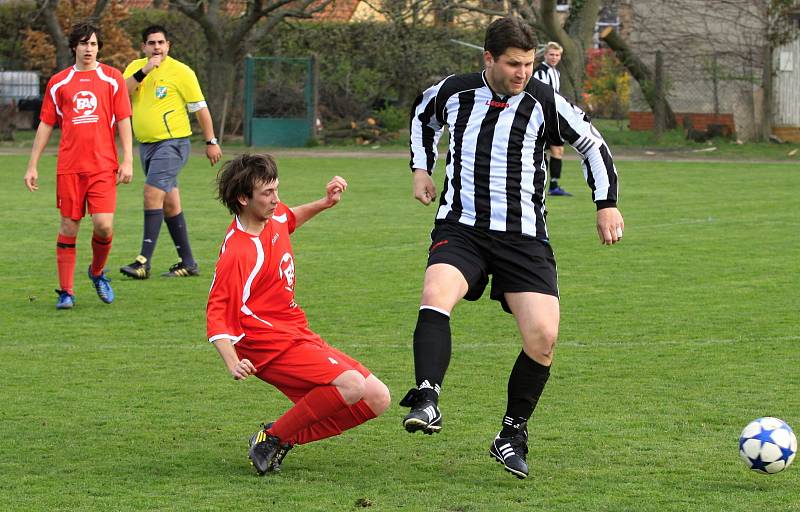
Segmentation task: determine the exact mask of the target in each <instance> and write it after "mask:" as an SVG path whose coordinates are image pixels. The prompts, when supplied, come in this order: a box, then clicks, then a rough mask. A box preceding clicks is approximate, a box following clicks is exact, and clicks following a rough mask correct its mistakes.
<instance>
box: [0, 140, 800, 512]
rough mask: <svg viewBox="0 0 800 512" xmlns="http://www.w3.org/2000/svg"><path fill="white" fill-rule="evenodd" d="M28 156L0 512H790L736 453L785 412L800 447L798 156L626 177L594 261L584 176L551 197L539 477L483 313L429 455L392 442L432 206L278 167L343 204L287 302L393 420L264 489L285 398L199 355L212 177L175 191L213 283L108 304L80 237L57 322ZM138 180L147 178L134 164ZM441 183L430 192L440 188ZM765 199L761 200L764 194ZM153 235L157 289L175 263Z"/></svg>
mask: <svg viewBox="0 0 800 512" xmlns="http://www.w3.org/2000/svg"><path fill="white" fill-rule="evenodd" d="M26 161H27V157H25V156H5V157H2V163H3V165H2V171H0V185H2V186H0V199H2V201H3V204H5V205H6V206H5V207H4V208H3V210H2V214H0V215H1V216H2V217H1V218H2V225H3V235H4V236H3V251H2V253H1V254H0V275H2V276H3V277H2V286H0V301H2V304H3V311H2V313H1V314H0V318H2V325H3V330H4V334H5V336H4V339H3V341H2V343H0V391H1V392H2V405H1V406H0V475H2V479H0V510H3V511H12V510H19V511H29V510H47V511H53V510H65V511H66V510H70V511H71V510H115V511H116V510H165V511H166V510H192V511H195V510H209V511H210V510H226V511H228V510H242V511H248V512H250V511H253V510H276V511H283V510H290V511H306V510H319V511H332V510H353V509H356V508H361V507H363V506H365V505H369V508H370V509H371V510H398V509H409V510H411V509H421V508H422V509H425V510H436V511H495V510H498V511H501V510H502V511H530V510H563V511H575V510H590V511H595V510H601V511H668V510H674V511H684V510H703V511H725V512H728V511H749V510H756V509H767V508H771V509H775V510H800V505H798V504H799V503H800V492H799V491H798V490H797V489H798V485H800V469H798V468H797V467H792V468H790V469H789V470H787V471H785V472H784V473H781V474H778V475H775V476H762V475H757V474H754V473H751V472H749V471H747V470H746V469H745V468H744V466H743V465H742V463H741V462H740V461H739V459H738V455H737V439H738V435H739V432H740V431H741V429H742V428H743V427H744V426H745V425H746V424H747V422H749V421H750V420H752V419H754V418H756V417H759V416H763V415H772V416H777V417H780V418H783V419H784V420H786V421H787V422H789V424H790V425H793V426H794V427H795V428H796V429H799V430H800V412H798V411H800V379H798V378H797V369H798V366H800V354H799V352H798V345H799V344H800V336H798V333H797V318H798V316H797V290H798V289H800V273H798V271H797V268H798V262H799V261H800V237H798V232H799V228H800V215H799V214H798V212H800V200H799V199H798V197H800V196H798V193H797V192H798V190H800V173H798V172H797V168H796V165H793V164H788V163H771V164H757V165H754V164H752V163H742V164H723V163H693V162H678V163H673V162H647V163H643V162H636V161H626V162H620V163H619V164H618V167H619V169H620V173H621V180H622V195H621V197H622V202H621V209H622V212H623V214H624V215H625V220H626V230H625V239H624V242H623V243H622V244H619V245H616V246H613V247H603V246H601V245H600V244H599V243H598V241H597V235H596V234H595V230H594V217H595V216H594V208H593V205H592V204H591V202H590V200H589V197H588V191H587V188H586V186H585V185H582V184H581V182H580V173H579V171H578V169H577V164H575V163H574V162H568V163H567V164H566V165H565V170H564V178H563V179H562V182H563V185H564V186H565V188H567V189H568V190H571V191H573V192H576V193H577V194H576V197H574V198H556V199H554V200H552V201H551V202H550V216H549V217H548V219H549V222H550V230H551V233H552V235H553V244H554V247H555V250H556V255H557V257H558V262H559V270H560V288H561V294H562V296H561V299H562V325H561V335H560V341H559V346H558V349H557V357H556V362H555V365H554V367H553V373H552V377H551V379H550V383H549V384H548V387H547V389H546V391H545V394H544V396H543V398H542V401H541V402H540V406H539V408H538V409H537V413H536V415H535V419H534V421H533V422H532V424H531V436H532V440H533V441H532V444H531V453H530V455H529V460H530V463H531V467H532V474H531V477H530V478H529V479H527V480H525V481H518V480H516V479H515V478H513V477H511V476H510V475H508V474H507V473H505V472H503V471H502V470H501V468H500V466H498V465H497V464H496V463H494V462H493V461H491V460H490V458H489V456H488V452H487V451H488V445H489V442H490V440H491V438H492V436H493V435H494V434H495V432H496V431H497V429H498V428H499V419H500V417H501V415H502V413H503V411H504V402H505V399H504V394H505V387H506V379H507V372H508V371H509V369H510V367H511V365H512V364H513V361H514V358H515V357H516V354H517V353H518V351H519V337H518V334H517V332H516V328H515V326H514V323H513V319H512V318H511V317H510V316H509V315H506V314H504V313H502V312H501V310H500V308H499V306H498V305H497V304H496V303H494V302H492V301H490V300H487V299H485V298H484V299H482V300H481V301H478V302H476V303H462V304H460V305H459V306H458V307H457V308H456V310H455V313H454V317H453V322H452V328H453V332H454V343H453V345H454V353H453V359H452V363H451V366H450V370H449V372H448V375H447V379H446V382H445V389H444V393H443V399H442V408H443V412H444V421H445V428H444V431H443V433H442V434H439V435H438V436H434V437H428V436H422V435H416V436H410V435H408V434H406V433H405V432H403V431H402V428H401V427H400V418H401V417H402V415H403V414H404V411H405V410H404V409H400V408H399V407H398V406H397V405H396V401H397V400H399V399H400V397H402V395H403V394H404V392H405V391H406V390H407V389H408V387H409V385H410V384H412V380H413V368H412V358H411V333H412V331H413V328H414V322H415V319H416V309H417V303H418V298H419V292H420V286H421V283H422V273H423V270H424V265H425V255H426V249H427V243H428V238H427V236H428V232H429V230H430V227H431V220H432V216H433V214H434V210H433V208H424V207H422V206H421V205H419V204H418V203H416V202H415V201H414V200H413V199H412V197H411V192H410V177H409V175H408V171H407V168H406V166H407V159H406V158H397V159H393V158H385V157H384V158H375V159H370V158H363V157H362V158H297V157H292V158H290V157H281V158H279V165H280V168H281V186H282V190H281V196H282V199H283V200H284V201H286V202H287V203H289V204H290V205H292V204H297V203H299V202H305V201H309V200H312V199H316V198H317V197H319V196H320V195H321V193H322V190H323V187H324V184H325V183H326V180H327V179H328V178H329V177H330V176H331V175H333V174H340V175H342V176H344V177H346V178H347V179H348V181H349V183H350V189H349V190H348V192H347V193H346V195H345V198H344V200H343V202H342V203H341V204H340V205H339V206H338V207H336V208H335V209H333V210H331V211H329V212H325V213H324V214H322V215H321V216H319V217H318V218H315V219H314V220H312V221H311V222H310V223H308V224H307V225H305V226H303V227H302V228H301V229H300V230H299V231H298V232H297V233H296V235H295V236H294V246H295V251H296V256H297V265H298V285H297V297H298V301H299V302H300V304H301V305H302V306H303V307H304V308H305V310H306V312H307V313H308V316H309V319H310V321H311V324H312V327H313V328H314V329H315V330H317V331H318V332H319V333H321V334H322V335H323V336H324V337H325V338H326V339H327V340H329V341H330V342H331V343H332V344H334V345H336V346H337V347H339V348H342V349H343V350H345V351H346V352H348V353H350V354H351V355H353V356H355V357H356V358H358V359H359V360H361V361H362V362H364V363H365V364H366V365H367V366H368V367H370V368H371V369H372V370H373V371H374V372H375V373H376V374H377V375H378V376H379V377H380V378H381V379H383V380H384V381H385V382H386V383H387V384H388V385H389V387H390V389H391V390H392V392H393V396H394V400H395V404H394V405H393V406H392V407H391V408H390V409H389V411H387V413H386V414H385V415H384V416H382V417H381V418H378V419H377V420H375V421H372V422H370V423H368V424H366V425H364V426H362V427H359V428H357V429H355V430H353V431H350V432H347V433H345V434H344V435H342V436H340V437H337V438H334V439H330V440H326V441H322V442H319V443H314V444H311V445H306V446H302V447H298V448H297V449H295V450H294V451H292V452H291V453H290V454H289V456H288V457H287V459H286V461H285V463H284V470H283V472H282V473H280V474H277V475H270V476H268V477H265V478H257V477H255V476H254V473H253V471H252V469H251V468H250V467H249V466H248V465H247V458H246V440H247V437H248V436H249V435H250V434H251V433H252V432H253V431H254V430H255V429H256V427H257V424H258V422H259V421H262V420H265V419H271V418H275V417H276V416H277V415H278V414H280V412H281V411H282V410H284V409H285V408H286V407H287V404H288V401H287V400H286V399H285V398H283V397H282V396H281V395H280V394H279V393H278V392H277V391H275V390H274V389H273V388H271V387H270V386H267V385H266V384H264V383H262V382H260V381H258V380H256V379H249V380H247V381H245V382H243V383H237V382H234V381H233V380H232V379H230V377H228V374H227V372H226V371H225V369H224V367H223V365H222V363H221V361H220V360H219V358H218V356H217V355H216V351H215V350H214V349H213V348H212V347H210V346H209V345H208V343H207V342H206V341H205V322H204V307H205V299H206V294H207V290H208V286H209V282H210V277H211V273H212V268H213V265H214V262H215V259H216V253H217V250H218V246H219V243H220V241H221V239H222V236H223V235H224V231H225V228H226V227H227V225H228V223H229V221H230V219H229V216H228V215H227V213H226V212H225V211H224V209H223V208H222V207H221V206H219V205H218V204H216V203H215V202H214V200H213V199H212V196H213V176H214V171H213V170H211V169H210V168H209V167H208V164H207V162H206V161H205V159H203V158H202V157H201V156H200V155H195V156H193V157H192V160H191V162H190V164H189V166H188V167H187V168H186V169H185V170H184V172H183V174H182V175H181V184H182V193H183V201H184V207H185V211H186V217H187V221H188V224H189V228H190V233H191V239H192V243H193V248H194V252H195V254H196V256H197V258H198V261H199V263H200V265H201V270H202V272H203V275H202V277H200V278H194V279H184V280H180V281H167V280H162V279H159V278H152V279H150V280H148V281H143V282H136V281H130V280H125V279H122V278H121V277H119V278H117V279H115V280H114V281H113V284H114V286H115V290H116V292H117V301H116V302H115V303H114V304H113V305H111V306H108V305H104V304H102V303H101V302H100V301H99V300H98V299H97V298H96V297H95V295H94V291H93V290H92V289H91V287H90V283H89V281H88V279H86V277H85V275H84V272H85V270H84V269H85V267H86V266H87V265H88V261H89V257H90V249H89V229H90V228H89V224H88V221H85V225H84V231H83V232H82V233H81V234H80V237H79V241H78V244H79V245H78V267H77V272H76V274H77V275H76V294H77V300H78V303H77V307H76V308H75V309H74V310H73V311H69V312H57V311H55V309H54V301H55V294H54V293H53V292H52V289H53V288H55V287H56V284H57V282H56V272H55V258H54V250H53V246H54V242H55V237H56V229H57V218H58V216H57V211H56V210H55V208H54V203H55V201H54V193H55V192H54V183H55V179H54V163H55V159H54V158H53V157H52V156H45V157H44V158H43V161H42V165H41V168H40V174H41V190H40V191H39V192H37V193H35V194H29V193H28V192H27V191H26V190H24V187H23V184H22V175H23V173H24V170H25V163H26ZM137 166H138V164H137ZM437 176H438V178H437V183H438V182H439V181H440V178H441V174H438V175H437ZM135 177H136V182H135V183H134V184H133V185H130V186H127V187H121V188H120V193H119V209H118V216H117V222H116V234H115V237H114V248H113V251H112V254H111V259H110V262H109V268H110V269H112V275H114V276H117V275H118V274H117V272H116V269H117V268H118V267H119V266H120V265H123V264H126V263H129V262H130V261H131V260H132V258H133V257H134V256H135V255H136V254H137V251H138V249H139V243H140V236H141V217H142V212H141V183H142V176H141V173H140V171H138V170H137V174H136V175H135ZM756 192H758V193H756ZM175 259H176V257H175V253H174V249H173V248H172V245H171V241H170V239H169V235H168V233H167V231H166V229H164V230H163V231H162V233H161V239H160V242H159V246H158V249H157V250H156V254H155V257H154V265H155V267H154V271H155V272H159V271H163V270H166V269H167V268H168V267H169V265H170V264H171V263H173V262H174V261H175Z"/></svg>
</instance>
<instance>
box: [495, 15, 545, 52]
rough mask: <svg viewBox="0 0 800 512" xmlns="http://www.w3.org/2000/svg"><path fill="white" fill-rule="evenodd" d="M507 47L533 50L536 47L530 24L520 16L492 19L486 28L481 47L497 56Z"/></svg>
mask: <svg viewBox="0 0 800 512" xmlns="http://www.w3.org/2000/svg"><path fill="white" fill-rule="evenodd" d="M508 48H519V49H520V50H525V51H528V50H533V49H535V48H536V36H535V35H534V33H533V29H532V28H531V26H530V25H528V24H527V23H525V21H523V20H522V18H518V17H516V16H508V17H506V18H500V19H497V20H494V21H493V22H492V23H491V24H490V25H489V27H488V28H487V29H486V38H485V39H484V41H483V49H484V50H486V51H487V52H489V53H491V54H492V57H494V58H495V59H497V58H499V57H500V56H501V55H503V53H505V51H506V50H507V49H508Z"/></svg>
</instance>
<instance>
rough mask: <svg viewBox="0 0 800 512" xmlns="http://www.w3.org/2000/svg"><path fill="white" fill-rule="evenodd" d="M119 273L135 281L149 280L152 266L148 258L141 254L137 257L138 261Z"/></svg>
mask: <svg viewBox="0 0 800 512" xmlns="http://www.w3.org/2000/svg"><path fill="white" fill-rule="evenodd" d="M119 271H120V273H121V274H123V275H126V276H128V277H132V278H133V279H147V278H148V277H150V265H149V264H148V263H147V258H145V257H144V256H142V255H141V254H140V255H139V256H136V259H135V260H133V263H131V264H130V265H125V266H124V267H120V269H119Z"/></svg>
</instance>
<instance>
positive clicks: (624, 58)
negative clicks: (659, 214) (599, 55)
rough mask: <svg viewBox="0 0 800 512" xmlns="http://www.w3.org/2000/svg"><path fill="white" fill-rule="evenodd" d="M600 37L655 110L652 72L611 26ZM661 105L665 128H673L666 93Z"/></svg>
mask: <svg viewBox="0 0 800 512" xmlns="http://www.w3.org/2000/svg"><path fill="white" fill-rule="evenodd" d="M600 39H602V40H603V41H605V43H606V44H607V45H608V47H609V48H611V49H612V50H613V51H614V54H615V55H616V56H617V58H618V59H619V60H620V62H622V65H623V66H625V69H627V70H628V73H630V74H631V76H632V77H633V78H634V79H635V80H636V82H637V83H638V84H639V87H640V88H641V89H642V94H644V99H645V101H646V102H647V104H648V105H649V106H650V109H651V110H652V111H653V112H655V111H656V109H657V108H658V107H657V102H658V94H657V91H656V88H655V81H654V79H653V73H652V71H650V68H649V67H647V65H646V64H645V63H644V62H642V61H641V60H640V59H639V57H637V56H636V54H635V53H633V50H631V47H630V46H628V44H627V43H626V42H625V41H624V40H623V39H622V38H621V37H620V36H619V34H618V33H617V31H616V30H614V29H613V28H611V27H607V28H605V29H604V30H603V31H602V32H601V33H600ZM663 107H664V117H665V121H666V128H667V129H672V128H675V127H676V126H677V124H676V122H675V113H674V112H673V111H672V107H671V106H670V104H669V102H668V101H667V98H666V95H664V98H663Z"/></svg>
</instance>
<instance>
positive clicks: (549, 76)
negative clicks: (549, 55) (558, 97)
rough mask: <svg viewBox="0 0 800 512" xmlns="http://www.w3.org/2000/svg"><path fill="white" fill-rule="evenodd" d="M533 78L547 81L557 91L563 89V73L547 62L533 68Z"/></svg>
mask: <svg viewBox="0 0 800 512" xmlns="http://www.w3.org/2000/svg"><path fill="white" fill-rule="evenodd" d="M533 78H535V79H537V80H539V81H540V82H544V83H546V84H547V85H549V86H550V87H552V88H553V90H554V91H556V92H558V91H559V89H561V73H559V72H558V70H557V69H556V68H552V67H550V66H548V65H547V63H546V62H541V63H539V65H538V66H536V67H535V68H534V69H533Z"/></svg>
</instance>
